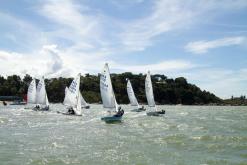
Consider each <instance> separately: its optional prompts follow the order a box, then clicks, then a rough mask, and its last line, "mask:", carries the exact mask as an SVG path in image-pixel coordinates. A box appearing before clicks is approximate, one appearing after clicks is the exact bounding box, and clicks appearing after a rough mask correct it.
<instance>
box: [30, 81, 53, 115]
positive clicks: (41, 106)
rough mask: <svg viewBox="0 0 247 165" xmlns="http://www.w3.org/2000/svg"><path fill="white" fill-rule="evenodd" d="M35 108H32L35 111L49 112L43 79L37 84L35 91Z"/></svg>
mask: <svg viewBox="0 0 247 165" xmlns="http://www.w3.org/2000/svg"><path fill="white" fill-rule="evenodd" d="M36 104H37V105H36V106H35V107H34V108H33V110H35V111H48V110H49V101H48V97H47V93H46V89H45V80H44V77H42V78H41V80H40V81H39V83H38V86H37V91H36Z"/></svg>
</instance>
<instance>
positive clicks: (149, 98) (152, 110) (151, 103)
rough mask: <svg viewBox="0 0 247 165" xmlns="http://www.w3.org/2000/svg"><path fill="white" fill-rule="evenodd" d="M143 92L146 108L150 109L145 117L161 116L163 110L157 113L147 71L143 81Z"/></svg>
mask: <svg viewBox="0 0 247 165" xmlns="http://www.w3.org/2000/svg"><path fill="white" fill-rule="evenodd" d="M145 92H146V97H147V102H148V106H149V107H150V110H149V112H147V115H148V116H160V115H162V114H165V110H161V111H158V110H157V107H156V105H155V101H154V94H153V86H152V81H151V76H150V71H148V73H147V76H146V79H145Z"/></svg>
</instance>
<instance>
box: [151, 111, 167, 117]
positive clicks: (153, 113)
mask: <svg viewBox="0 0 247 165" xmlns="http://www.w3.org/2000/svg"><path fill="white" fill-rule="evenodd" d="M165 113H166V111H164V110H162V111H155V112H147V115H148V116H162V115H164V114H165Z"/></svg>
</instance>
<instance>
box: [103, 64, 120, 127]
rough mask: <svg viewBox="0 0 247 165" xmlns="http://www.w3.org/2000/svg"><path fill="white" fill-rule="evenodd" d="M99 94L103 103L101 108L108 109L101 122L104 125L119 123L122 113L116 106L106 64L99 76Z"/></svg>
mask: <svg viewBox="0 0 247 165" xmlns="http://www.w3.org/2000/svg"><path fill="white" fill-rule="evenodd" d="M100 94H101V98H102V102H103V107H104V108H107V109H108V115H107V116H105V117H102V118H101V120H103V121H105V122H106V123H115V122H121V119H122V116H123V114H124V111H123V110H121V107H119V106H118V104H117V101H116V98H115V94H114V91H113V88H112V83H111V77H110V71H109V67H108V64H107V63H106V64H105V66H104V69H103V71H102V72H101V74H100Z"/></svg>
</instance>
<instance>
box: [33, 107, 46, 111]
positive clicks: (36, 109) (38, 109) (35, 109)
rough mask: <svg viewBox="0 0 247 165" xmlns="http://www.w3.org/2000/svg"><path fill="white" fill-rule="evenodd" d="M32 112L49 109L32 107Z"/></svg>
mask: <svg viewBox="0 0 247 165" xmlns="http://www.w3.org/2000/svg"><path fill="white" fill-rule="evenodd" d="M32 110H34V111H49V108H47V107H44V108H36V107H34V108H33V109H32Z"/></svg>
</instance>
